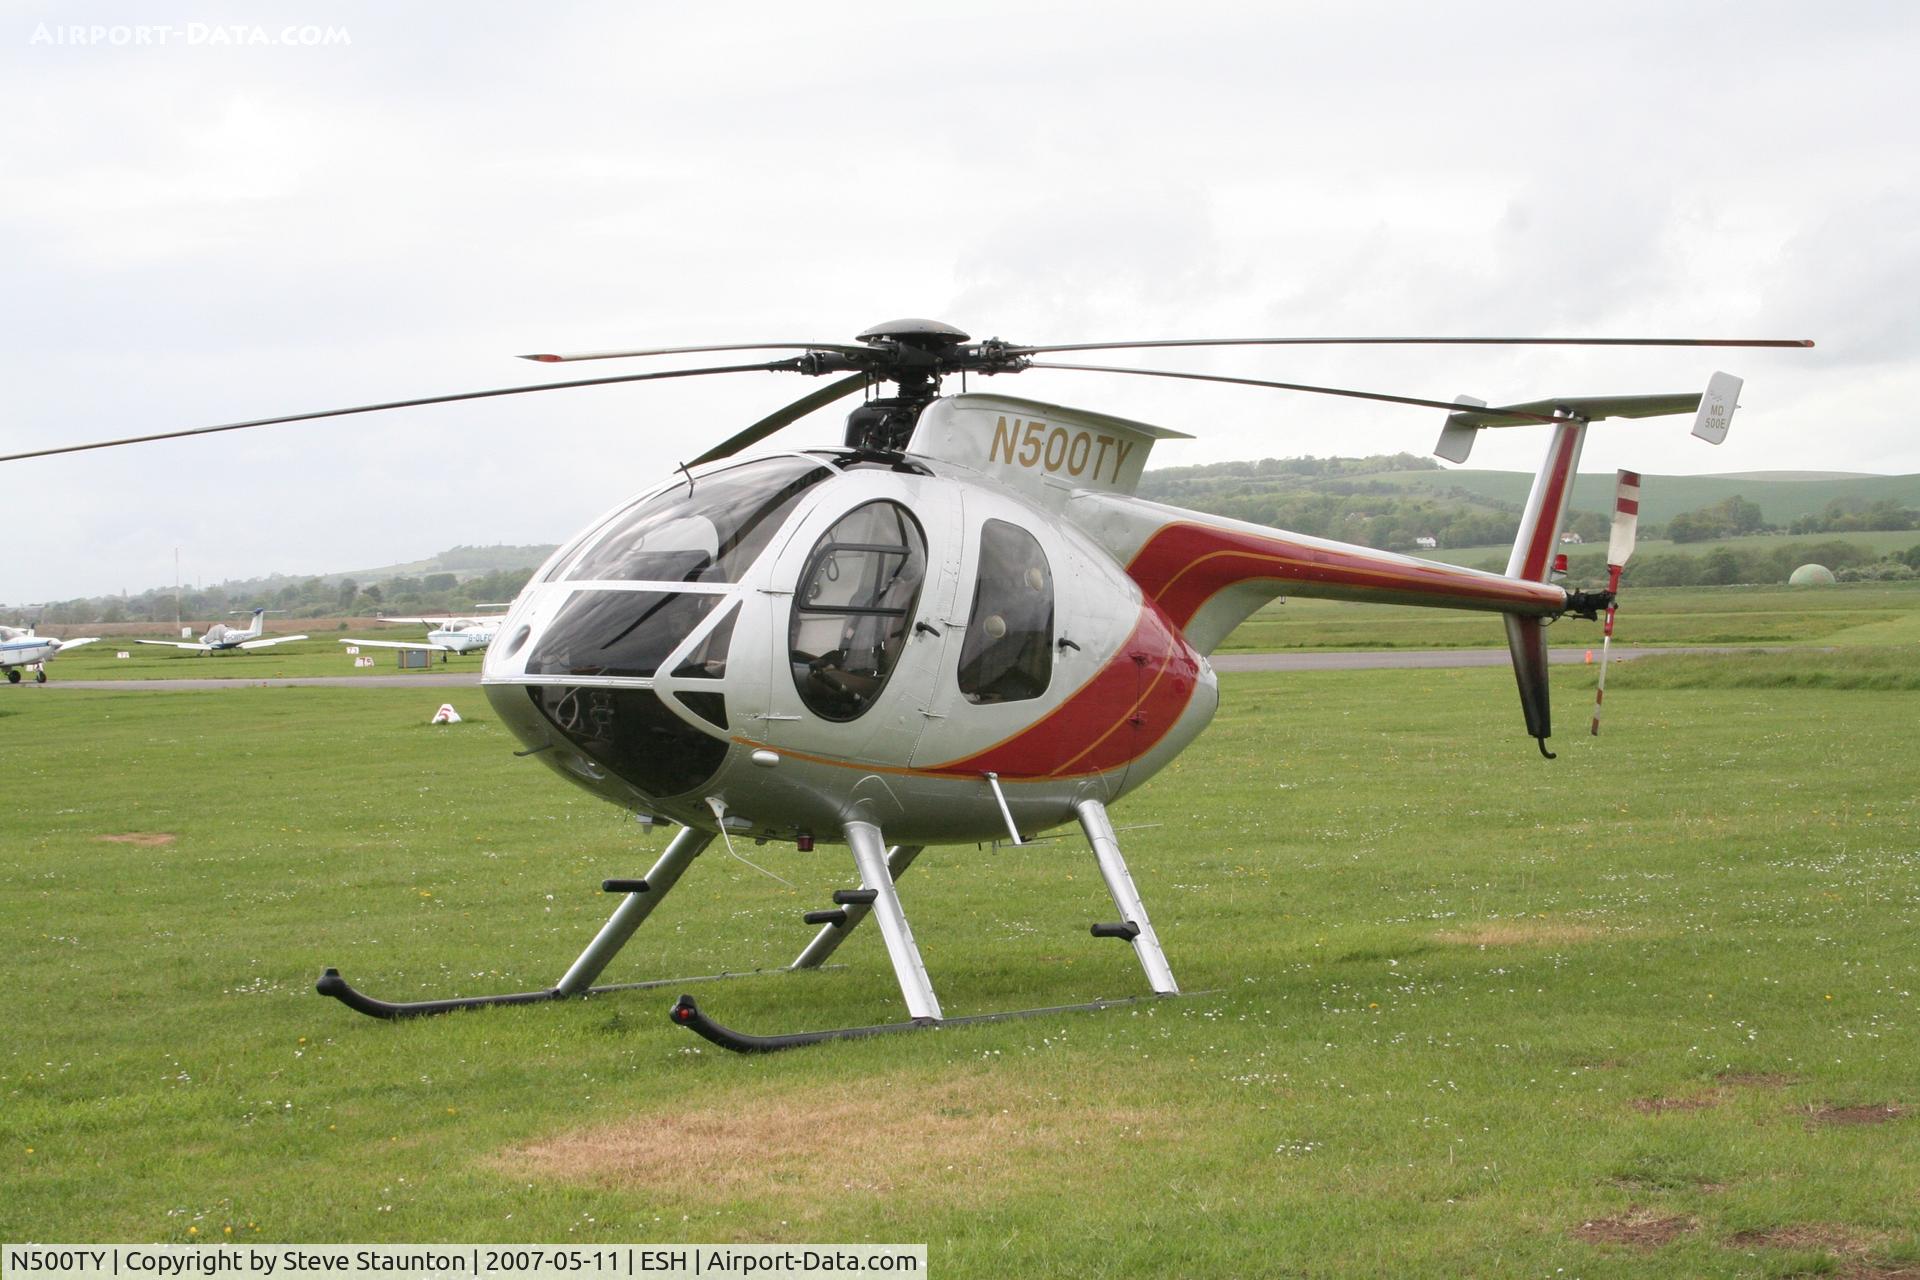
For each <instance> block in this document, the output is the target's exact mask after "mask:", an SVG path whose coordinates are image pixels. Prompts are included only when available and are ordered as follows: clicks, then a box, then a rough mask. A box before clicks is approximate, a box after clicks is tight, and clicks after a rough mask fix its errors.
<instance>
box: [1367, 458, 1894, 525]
mask: <svg viewBox="0 0 1920 1280" xmlns="http://www.w3.org/2000/svg"><path fill="white" fill-rule="evenodd" d="M1368 479H1369V480H1372V481H1374V482H1376V483H1378V484H1380V485H1382V486H1383V487H1385V488H1388V489H1392V490H1398V491H1400V492H1403V493H1407V494H1410V495H1411V494H1420V495H1424V496H1430V497H1434V498H1442V499H1445V498H1460V499H1463V500H1467V501H1471V502H1477V503H1490V504H1496V505H1500V506H1510V507H1514V508H1518V507H1519V506H1521V504H1523V503H1525V502H1526V500H1527V489H1528V487H1529V486H1530V485H1532V483H1533V477H1532V476H1531V475H1529V474H1526V473H1525V472H1520V471H1475V470H1464V469H1463V470H1458V471H1394V472H1386V473H1382V474H1379V475H1375V476H1369V477H1368ZM1736 495H1738V496H1740V497H1743V498H1746V499H1747V500H1748V501H1750V502H1754V503H1757V504H1758V505H1759V507H1760V510H1761V512H1762V514H1763V515H1764V517H1765V519H1766V521H1767V523H1768V524H1774V525H1787V524H1791V523H1792V522H1793V521H1795V520H1797V519H1800V518H1801V517H1803V516H1814V515H1818V514H1819V513H1820V512H1822V511H1823V510H1825V509H1826V506H1827V504H1828V503H1829V502H1832V501H1834V500H1835V499H1842V500H1857V501H1860V502H1874V501H1877V500H1879V499H1883V498H1892V499H1894V500H1895V501H1897V502H1899V503H1901V504H1902V505H1904V506H1908V507H1920V475H1905V476H1848V475H1814V476H1809V475H1808V473H1806V472H1802V471H1779V472H1768V471H1748V472H1742V473H1741V474H1739V475H1725V476H1657V475H1646V476H1643V477H1642V480H1641V487H1640V518H1641V519H1642V520H1646V521H1649V522H1652V523H1655V524H1665V523H1666V522H1667V521H1669V520H1671V519H1673V518H1674V517H1675V516H1677V515H1679V514H1681V513H1682V512H1684V511H1697V510H1699V509H1700V508H1701V507H1704V506H1709V505H1711V504H1713V503H1715V502H1720V501H1723V500H1724V499H1727V498H1731V497H1734V496H1736ZM1612 505H1613V473H1612V472H1582V473H1581V474H1580V475H1579V476H1578V477H1576V479H1575V482H1574V487H1573V506H1574V507H1575V508H1576V509H1578V510H1591V511H1600V510H1605V509H1607V508H1609V507H1611V506H1612Z"/></svg>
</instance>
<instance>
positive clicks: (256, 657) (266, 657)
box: [27, 627, 481, 681]
mask: <svg viewBox="0 0 1920 1280" xmlns="http://www.w3.org/2000/svg"><path fill="white" fill-rule="evenodd" d="M63 630H65V631H68V632H71V633H73V634H81V633H85V634H89V635H90V634H92V633H91V632H88V631H87V629H86V628H85V627H67V628H63ZM420 636H421V629H420V628H419V627H410V628H407V629H405V630H396V631H392V632H388V633H386V634H385V635H384V636H383V637H382V638H386V639H393V640H418V639H419V638H420ZM123 652H124V653H125V654H126V655H127V656H126V657H124V658H121V657H117V656H116V655H117V654H119V653H123ZM397 653H398V650H395V649H369V648H362V649H361V650H360V654H359V656H361V657H370V658H372V659H373V662H374V665H373V666H372V667H356V666H354V665H353V659H354V656H355V655H352V654H349V653H348V652H347V646H345V645H343V644H341V643H340V641H339V639H338V638H337V637H335V636H333V635H330V634H322V633H316V634H315V636H314V638H313V639H310V640H295V641H293V642H291V643H289V644H280V645H273V646H271V647H270V648H266V649H255V650H253V651H252V652H244V651H233V652H227V653H209V654H202V653H194V652H192V651H191V650H187V649H161V648H157V647H155V646H153V645H139V644H134V643H132V642H131V641H128V640H124V639H119V638H115V637H108V638H106V639H103V640H101V641H99V642H98V643H96V644H90V645H87V646H85V647H84V648H80V649H75V650H73V651H72V652H71V653H64V654H61V655H60V656H59V657H57V658H55V659H54V660H53V661H52V662H51V663H50V664H48V666H47V679H49V680H188V679H192V680H242V681H245V680H275V679H280V678H283V677H287V676H342V677H357V676H389V675H394V674H397V673H398V672H399V671H400V670H401V668H400V665H399V663H398V661H396V657H395V655H396V654H397ZM480 661H481V655H479V654H477V653H476V654H472V655H466V656H450V657H449V658H448V660H447V661H445V662H442V661H440V659H439V658H438V657H436V658H435V659H434V660H433V664H432V665H431V666H429V667H423V668H418V669H417V672H418V674H423V675H431V674H434V673H441V674H445V673H449V672H461V671H464V672H468V673H472V672H475V671H478V670H479V669H480ZM27 678H28V679H32V677H31V676H29V677H27Z"/></svg>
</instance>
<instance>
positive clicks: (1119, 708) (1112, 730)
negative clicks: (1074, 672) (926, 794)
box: [925, 603, 1200, 779]
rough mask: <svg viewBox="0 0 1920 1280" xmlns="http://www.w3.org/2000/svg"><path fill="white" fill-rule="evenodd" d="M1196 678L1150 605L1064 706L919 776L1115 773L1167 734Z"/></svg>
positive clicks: (1168, 626) (1189, 658)
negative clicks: (979, 749)
mask: <svg viewBox="0 0 1920 1280" xmlns="http://www.w3.org/2000/svg"><path fill="white" fill-rule="evenodd" d="M1199 679H1200V655H1198V654H1197V653H1195V652H1194V651H1193V646H1191V645H1189V644H1188V643H1187V642H1186V640H1185V638H1184V637H1182V636H1181V635H1180V632H1179V629H1178V628H1177V627H1175V626H1174V624H1173V622H1172V621H1171V620H1170V619H1169V618H1168V617H1167V616H1166V614H1165V613H1164V612H1162V611H1161V610H1160V609H1158V608H1156V607H1155V606H1154V605H1152V604H1150V603H1149V604H1147V605H1146V606H1144V607H1143V608H1142V609H1141V610H1140V619H1139V621H1138V622H1136V623H1135V624H1134V627H1133V631H1132V633H1131V634H1130V635H1128V637H1127V639H1126V642H1125V643H1124V644H1122V645H1121V646H1120V648H1119V651H1118V652H1116V653H1115V654H1114V655H1113V657H1112V658H1110V659H1109V660H1108V661H1107V663H1106V665H1105V666H1103V667H1101V668H1100V670H1099V671H1097V672H1095V673H1094V676H1093V678H1092V679H1090V680H1088V681H1087V682H1086V683H1085V684H1083V685H1081V686H1080V687H1079V688H1078V689H1076V690H1074V692H1073V693H1072V694H1070V695H1068V697H1067V700H1066V701H1065V702H1063V703H1061V704H1060V705H1059V706H1057V707H1055V708H1054V709H1053V710H1052V711H1050V712H1048V713H1047V714H1046V715H1044V716H1042V717H1041V718H1040V719H1039V720H1036V721H1035V722H1034V723H1033V724H1031V725H1029V726H1027V727H1026V728H1025V729H1022V730H1021V731H1020V732H1019V733H1016V734H1014V735H1013V736H1012V737H1010V738H1007V739H1006V740H1004V741H1002V742H997V743H995V744H994V745H993V746H991V747H988V748H987V749H986V750H985V751H980V752H976V753H975V754H973V755H970V756H966V757H964V758H962V759H959V760H953V761H949V762H947V763H945V764H938V765H933V766H931V767H930V768H928V769H926V770H925V772H927V773H938V774H964V775H969V776H975V777H977V776H979V775H980V774H983V773H995V774H998V775H1000V776H1001V777H1002V778H1006V779H1020V778H1060V777H1080V776H1083V775H1086V774H1094V773H1106V772H1109V771H1111V770H1114V769H1118V768H1120V767H1122V766H1124V765H1127V764H1130V763H1132V762H1133V761H1134V760H1137V759H1139V758H1140V757H1141V756H1142V755H1144V754H1146V753H1147V752H1148V751H1149V750H1151V749H1152V748H1153V746H1154V744H1156V743H1158V742H1159V741H1160V739H1162V738H1164V737H1165V736H1166V735H1167V731H1168V730H1170V729H1172V728H1173V726H1174V723H1175V722H1176V721H1178V720H1179V718H1180V714H1181V712H1183V711H1185V710H1186V708H1187V703H1188V702H1190V701H1191V700H1192V699H1193V691H1194V687H1195V686H1196V685H1197V684H1198V683H1199Z"/></svg>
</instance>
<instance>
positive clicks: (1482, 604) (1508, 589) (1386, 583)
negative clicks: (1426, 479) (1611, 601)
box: [1108, 499, 1567, 653]
mask: <svg viewBox="0 0 1920 1280" xmlns="http://www.w3.org/2000/svg"><path fill="white" fill-rule="evenodd" d="M1108 501H1109V502H1114V501H1115V500H1113V499H1109V500H1108ZM1122 501H1124V502H1125V503H1126V505H1127V506H1128V507H1129V508H1132V509H1133V510H1132V511H1131V512H1130V514H1132V515H1134V516H1135V517H1137V518H1153V519H1154V520H1155V525H1156V527H1155V528H1153V529H1152V531H1151V532H1149V533H1147V534H1146V535H1145V536H1144V537H1143V538H1141V539H1139V541H1138V542H1137V544H1136V545H1135V547H1134V549H1133V551H1132V554H1131V555H1130V556H1127V557H1126V558H1125V559H1124V563H1125V564H1126V566H1127V574H1128V576H1130V577H1131V578H1132V579H1133V580H1134V581H1135V582H1136V583H1138V584H1139V586H1140V590H1141V593H1142V594H1143V595H1145V596H1146V597H1147V598H1148V599H1149V600H1152V601H1153V602H1154V603H1155V604H1157V605H1159V606H1160V608H1161V609H1162V610H1164V611H1165V612H1166V614H1167V616H1168V618H1169V619H1171V620H1172V621H1173V623H1174V625H1176V626H1178V627H1179V628H1180V629H1181V630H1182V631H1183V632H1184V633H1185V634H1186V637H1187V640H1188V642H1189V643H1190V644H1192V645H1193V646H1194V647H1195V648H1196V649H1198V650H1199V651H1200V652H1202V653H1210V652H1212V651H1213V650H1214V649H1215V648H1216V647H1217V646H1218V645H1219V644H1220V642H1221V641H1223V640H1225V639H1226V637H1227V635H1228V634H1229V633H1230V632H1231V631H1232V630H1233V629H1234V628H1235V627H1236V626H1238V625H1239V624H1240V623H1241V622H1242V621H1244V620H1245V619H1246V618H1247V616H1248V615H1249V614H1251V613H1253V611H1254V610H1256V609H1258V608H1259V607H1260V606H1261V605H1262V604H1265V603H1266V602H1267V601H1269V600H1271V599H1273V598H1274V597H1276V596H1281V595H1292V596H1317V597H1324V598H1328V599H1335V600H1359V601H1365V602H1369V603H1374V604H1404V605H1423V606H1427V607H1432V608H1443V609H1473V610H1480V611H1483V612H1489V613H1507V614H1519V615H1522V616H1526V617H1547V616H1551V615H1554V614H1557V613H1559V612H1560V611H1561V610H1562V609H1563V608H1564V607H1565V605H1566V598H1567V595H1566V592H1565V591H1564V590H1562V589H1561V588H1559V587H1557V586H1553V585H1550V584H1548V583H1544V582H1522V581H1516V580H1514V579H1512V578H1504V577H1501V576H1500V575H1499V574H1493V573H1483V572H1481V571H1479V570H1477V569H1463V568H1460V567H1459V566H1457V565H1450V564H1440V563H1438V562H1435V561H1431V560H1420V559H1416V558H1415V557H1412V556H1402V555H1395V554H1393V553H1391V552H1385V551H1375V550H1373V549H1372V548H1369V547H1360V546H1353V545H1350V544H1347V543H1343V542H1333V541H1330V540H1326V539H1321V538H1310V537H1307V536H1305V535H1302V534H1291V533H1285V532H1282V531H1281V530H1277V529H1267V528H1264V527H1262V526H1260V525H1254V524H1246V523H1243V522H1241V521H1237V520H1226V519H1218V518H1212V517H1207V516H1203V515H1200V514H1199V513H1196V512H1188V511H1180V510H1178V509H1176V508H1168V507H1160V506H1158V505H1157V504H1154V503H1147V502H1142V501H1140V500H1139V499H1127V500H1122Z"/></svg>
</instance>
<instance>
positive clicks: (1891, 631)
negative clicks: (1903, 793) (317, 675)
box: [82, 582, 1920, 653]
mask: <svg viewBox="0 0 1920 1280" xmlns="http://www.w3.org/2000/svg"><path fill="white" fill-rule="evenodd" d="M1600 630H1601V629H1600V626H1599V624H1597V623H1592V622H1582V621H1580V620H1578V619H1572V618H1569V619H1566V620H1563V621H1561V622H1558V623H1555V624H1554V628H1553V631H1552V633H1551V634H1552V639H1553V643H1554V646H1555V647H1556V648H1574V649H1585V648H1597V647H1598V646H1599V644H1600ZM1614 639H1615V640H1616V641H1618V642H1619V643H1621V644H1633V645H1715V644H1727V645H1738V644H1759V645H1779V644H1804V645H1849V646H1851V645H1894V644H1917V643H1920V582H1914V583H1855V584H1848V585H1843V586H1836V587H1821V588H1816V589H1808V588H1802V587H1648V588H1643V589H1640V590H1636V591H1631V592H1628V593H1626V594H1625V595H1624V597H1623V603H1622V604H1621V607H1620V613H1619V617H1618V619H1617V620H1616V622H1615V625H1614ZM1505 646H1506V633H1505V631H1504V630H1502V628H1501V624H1500V619H1499V616H1498V615H1496V614H1472V613H1457V612H1452V611H1443V610H1436V609H1418V608H1412V607H1404V608H1382V607H1380V606H1377V605H1355V604H1347V603H1345V602H1342V601H1337V600H1288V601H1286V602H1285V603H1275V604H1270V605H1268V606H1267V607H1266V608H1264V609H1262V610H1260V612H1258V613H1256V614H1254V616H1253V617H1251V618H1249V619H1248V620H1247V621H1246V622H1245V623H1243V624H1241V626H1240V628H1239V630H1237V631H1235V632H1234V633H1233V634H1232V635H1231V636H1229V637H1228V638H1227V643H1226V644H1225V646H1223V648H1225V649H1226V650H1228V651H1233V652H1250V653H1265V652H1272V651H1274V650H1280V649H1382V648H1398V649H1452V648H1496V649H1497V648H1504V647H1505ZM82 652H83V653H84V652H85V650H82Z"/></svg>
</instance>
